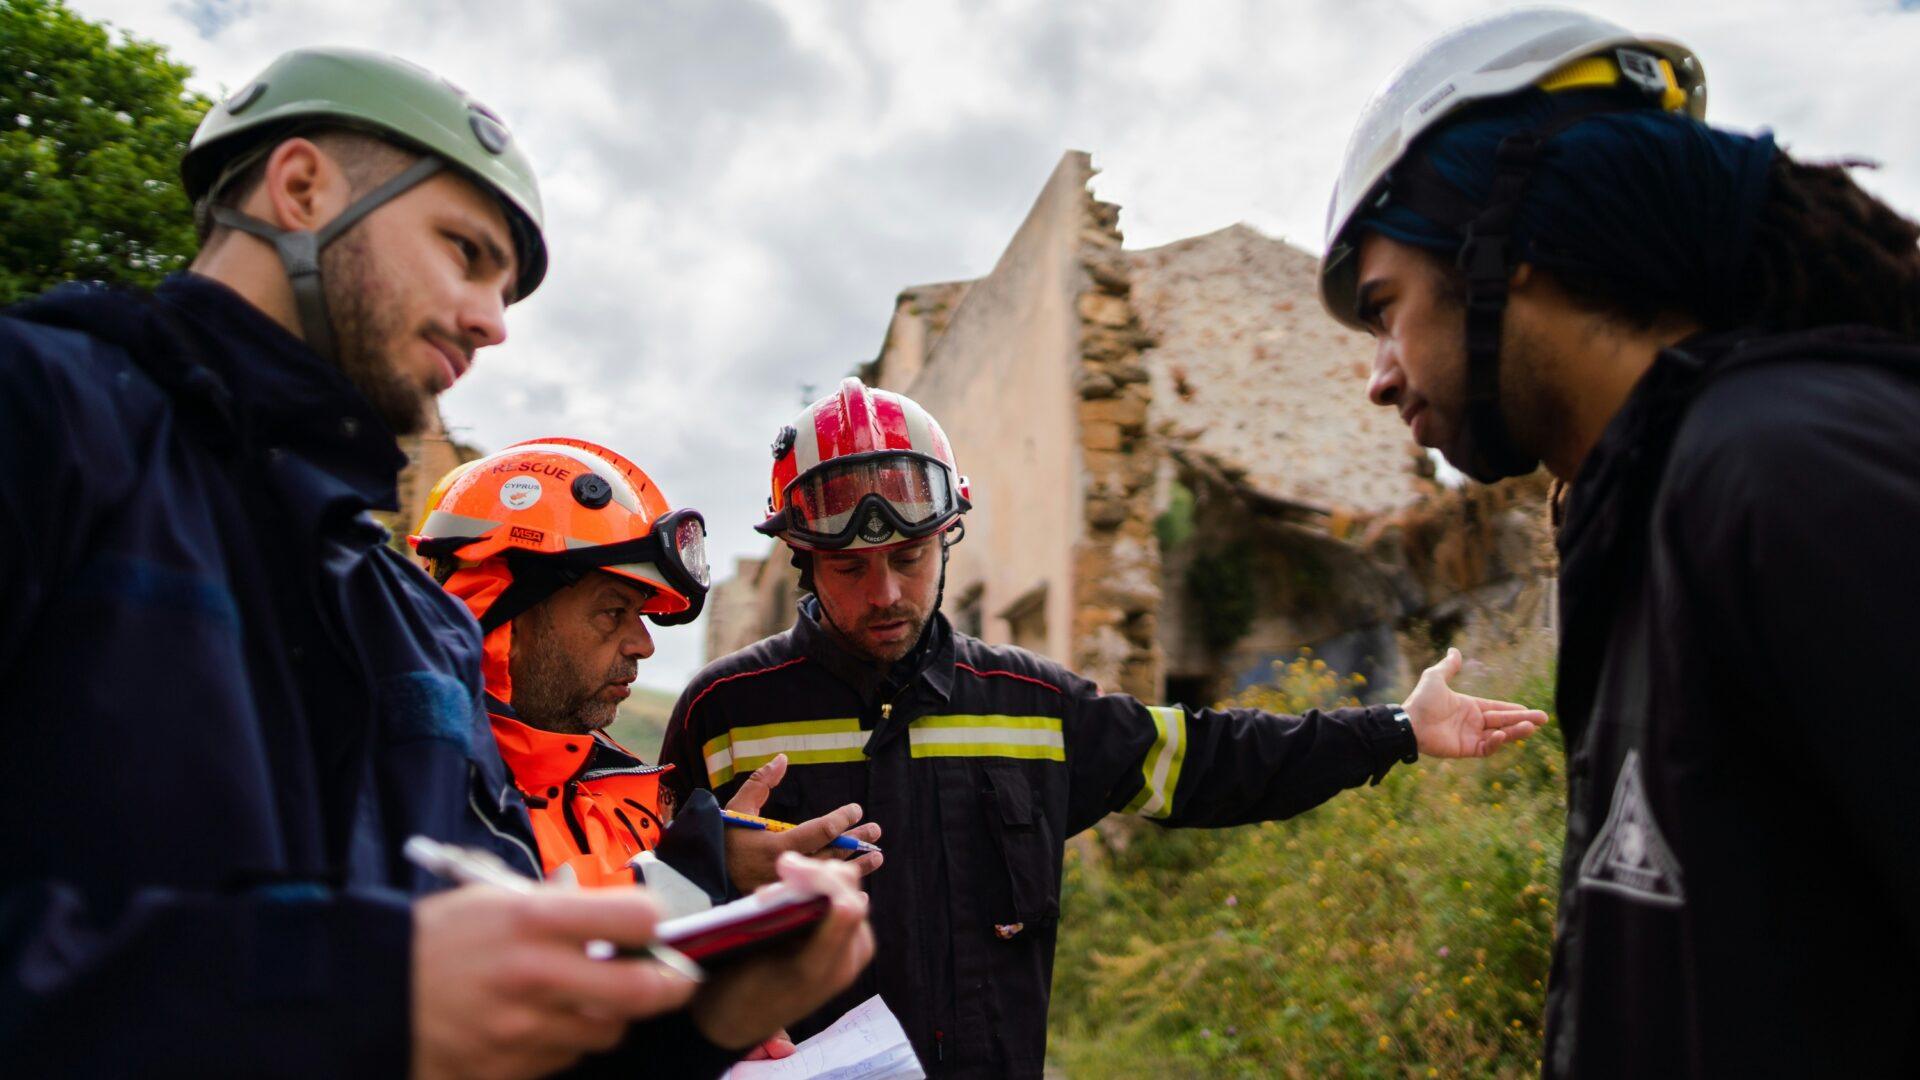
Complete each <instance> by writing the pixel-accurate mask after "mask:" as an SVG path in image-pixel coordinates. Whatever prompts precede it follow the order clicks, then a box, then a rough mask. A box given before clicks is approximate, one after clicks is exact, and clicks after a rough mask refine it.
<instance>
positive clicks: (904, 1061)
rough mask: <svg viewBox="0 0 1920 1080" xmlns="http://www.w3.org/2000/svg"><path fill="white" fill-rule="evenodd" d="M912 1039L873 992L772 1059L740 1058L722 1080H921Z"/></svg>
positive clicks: (922, 1078)
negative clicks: (785, 1054)
mask: <svg viewBox="0 0 1920 1080" xmlns="http://www.w3.org/2000/svg"><path fill="white" fill-rule="evenodd" d="M926 1075H927V1074H926V1072H925V1071H923V1070H922V1069H921V1068H920V1059H919V1058H918V1057H915V1056H914V1053H913V1044H912V1043H909V1042H908V1041H907V1033H906V1031H905V1030H904V1029H902V1028H901V1027H900V1021H899V1020H898V1019H897V1018H896V1017H895V1016H894V1015H893V1010H892V1009H889V1008H887V1003H886V1002H884V1001H881V1000H880V998H879V997H878V996H877V995H876V996H874V997H870V998H868V999H867V1000H865V1001H863V1002H861V1003H860V1004H859V1005H858V1006H856V1007H855V1008H853V1009H851V1010H849V1011H848V1012H847V1014H846V1015H845V1016H842V1017H841V1018H840V1019H838V1020H835V1021H834V1022H833V1025H832V1026H831V1027H829V1028H827V1029H826V1030H825V1031H822V1032H821V1033H820V1034H818V1035H815V1036H814V1037H813V1038H811V1039H808V1040H807V1041H806V1042H803V1043H801V1044H800V1045H799V1047H798V1048H796V1049H795V1050H794V1053H793V1056H791V1057H784V1058H781V1059H780V1060H778V1061H742V1062H740V1063H739V1064H738V1065H735V1066H734V1067H733V1068H732V1069H730V1070H729V1071H728V1072H727V1080H924V1078H925V1077H926Z"/></svg>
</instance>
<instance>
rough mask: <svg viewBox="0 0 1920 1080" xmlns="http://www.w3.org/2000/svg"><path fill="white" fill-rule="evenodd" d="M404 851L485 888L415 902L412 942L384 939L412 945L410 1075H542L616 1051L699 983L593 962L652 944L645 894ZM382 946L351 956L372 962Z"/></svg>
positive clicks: (626, 964)
mask: <svg viewBox="0 0 1920 1080" xmlns="http://www.w3.org/2000/svg"><path fill="white" fill-rule="evenodd" d="M427 844H428V845H432V841H428V842H427ZM435 847H437V845H435ZM410 848H411V850H410V851H409V855H410V857H416V858H417V857H420V856H418V855H414V852H420V853H421V854H423V855H427V858H428V862H429V863H430V864H431V865H429V867H428V868H429V869H430V870H433V872H435V873H441V872H442V870H444V871H445V872H446V873H447V874H448V875H449V876H451V877H452V878H454V879H455V880H463V881H474V882H481V883H488V882H490V883H491V885H492V887H489V886H488V884H475V885H466V886H463V887H461V888H456V889H448V890H446V891H444V892H439V893H434V894H432V895H428V896H422V897H419V898H417V899H415V900H414V901H413V902H412V904H411V905H410V917H411V931H410V933H409V932H408V931H407V930H406V928H405V924H404V923H403V924H402V926H401V927H400V928H398V929H396V930H395V931H394V933H393V941H392V943H393V944H394V945H396V946H397V947H399V948H401V949H406V948H408V947H409V943H410V945H411V963H410V964H408V965H407V966H406V967H405V968H402V969H400V970H407V971H408V972H409V973H410V984H411V986H410V991H411V992H410V998H411V1002H412V1024H411V1028H412V1033H413V1061H412V1068H411V1075H413V1076H415V1077H452V1076H470V1075H477V1074H480V1073H486V1074H490V1075H496V1076H504V1077H522V1076H524V1077H532V1076H544V1075H547V1074H549V1073H552V1072H554V1071H557V1070H559V1069H563V1068H565V1067H567V1066H568V1065H571V1064H573V1063H574V1062H576V1061H578V1060H579V1059H580V1058H581V1057H582V1056H583V1055H585V1054H589V1053H593V1052H595V1051H597V1050H604V1049H607V1048H609V1047H611V1046H613V1045H615V1044H616V1043H618V1042H619V1041H620V1039H621V1038H622V1037H623V1036H624V1035H625V1034H626V1030H627V1026H628V1025H629V1024H630V1023H632V1022H634V1021H637V1020H645V1019H648V1018H650V1017H656V1016H661V1015H664V1014H666V1013H669V1012H672V1011H674V1010H676V1009H680V1008H683V1007H685V1006H686V1005H687V1004H688V1002H689V1001H690V1000H692V999H693V996H694V991H695V990H696V989H697V984H696V983H695V982H694V981H693V980H691V979H688V978H686V977H685V976H683V975H681V974H678V973H677V972H675V971H674V970H673V969H672V968H671V967H669V966H668V964H667V963H661V962H655V961H653V960H650V959H638V960H636V959H629V958H627V957H624V956H618V955H616V956H612V957H611V958H607V959H595V958H594V956H593V955H592V953H593V952H598V953H600V954H601V955H603V956H604V955H606V954H608V953H613V952H620V951H624V950H642V951H643V950H645V949H646V948H647V946H649V945H651V944H652V943H653V940H654V924H655V921H656V919H657V918H658V910H657V908H656V906H655V904H654V902H653V900H652V898H651V897H650V896H648V895H647V891H646V890H645V889H631V888H623V889H572V888H565V887H561V886H554V885H544V884H539V883H536V882H534V881H531V880H529V879H527V878H523V877H520V876H519V875H517V874H514V873H513V872H512V871H511V870H508V869H507V868H506V867H505V866H502V865H500V864H499V863H498V862H497V861H495V860H489V859H485V858H480V859H473V858H470V857H464V856H456V857H454V858H453V859H452V860H451V861H445V860H438V859H435V858H433V856H432V855H431V854H428V853H429V852H430V851H431V850H432V848H423V847H422V846H421V845H410ZM456 850H457V849H456ZM439 854H440V855H446V854H447V853H446V852H444V851H442V852H439ZM456 866H458V867H461V869H457V870H456V869H454V867H456ZM497 875H504V876H497ZM592 942H602V943H604V944H601V945H597V946H596V945H592V944H590V943H592ZM379 944H380V943H379V942H372V941H369V942H363V943H362V945H361V946H360V947H359V949H360V952H362V953H366V954H368V955H371V954H372V952H374V951H377V950H376V946H378V945H379ZM355 955H359V953H356V954H355ZM408 989H409V988H406V987H402V988H388V987H383V986H368V987H367V990H366V992H367V993H368V994H387V993H399V992H406V991H407V990H408Z"/></svg>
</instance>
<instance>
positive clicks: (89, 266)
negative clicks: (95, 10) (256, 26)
mask: <svg viewBox="0 0 1920 1080" xmlns="http://www.w3.org/2000/svg"><path fill="white" fill-rule="evenodd" d="M0 71H4V72H6V77H5V78H4V79H0V244H3V245H4V250H5V258H4V259H0V304H4V303H11V302H13V301H15V300H19V299H22V298H24V297H28V296H32V295H34V294H35V293H38V292H40V291H42V290H44V289H47V288H49V287H51V286H53V285H56V284H58V283H60V282H62V281H68V280H74V279H81V280H99V281H112V282H119V283H123V284H128V285H142V286H151V285H153V284H155V283H157V282H158V281H159V280H160V278H162V277H164V276H165V275H166V274H168V273H170V272H171V271H174V270H177V269H179V268H180V267H182V266H184V265H185V264H186V261H187V260H188V258H190V257H191V256H192V254H193V251H194V249H195V246H196V244H195V241H194V235H193V216H192V210H191V208H190V207H189V206H188V205H187V200H186V197H185V196H184V195H183V194H182V193H181V190H180V180H179V169H180V157H181V155H182V154H184V153H185V152H186V149H187V143H188V141H189V140H190V139H192V137H193V130H194V128H195V127H196V126H198V125H199V123H200V117H201V115H202V114H204V113H205V112H206V110H207V106H208V104H209V102H208V101H207V99H206V98H205V97H202V96H201V95H199V94H195V93H193V92H191V91H189V90H188V89H187V88H186V79H187V77H188V76H189V75H191V74H192V69H191V68H188V67H187V66H185V65H183V64H178V63H175V62H173V61H172V60H171V59H169V58H168V56H167V54H166V52H165V50H163V49H162V48H161V47H160V46H159V45H156V44H153V43H151V42H146V41H140V40H137V39H135V38H134V37H132V36H131V35H129V34H126V33H125V32H122V34H121V37H120V40H119V41H118V42H115V41H114V40H113V39H112V37H111V36H110V35H109V34H108V32H107V28H106V27H105V26H104V25H98V24H95V23H92V22H89V21H87V20H86V19H84V18H82V17H81V16H79V15H77V14H75V13H74V12H73V11H71V10H70V9H68V8H67V6H66V5H65V4H64V3H62V2H61V0H0Z"/></svg>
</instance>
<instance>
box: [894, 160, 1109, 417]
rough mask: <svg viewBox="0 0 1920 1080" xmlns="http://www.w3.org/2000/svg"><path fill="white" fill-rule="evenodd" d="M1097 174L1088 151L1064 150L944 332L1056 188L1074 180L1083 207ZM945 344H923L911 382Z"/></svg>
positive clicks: (998, 271) (999, 267) (1002, 266)
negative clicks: (924, 346)
mask: <svg viewBox="0 0 1920 1080" xmlns="http://www.w3.org/2000/svg"><path fill="white" fill-rule="evenodd" d="M1098 173H1099V170H1098V169H1096V168H1094V167H1093V155H1092V154H1091V153H1089V152H1088V151H1085V150H1066V151H1063V152H1062V153H1061V155H1060V160H1059V161H1058V162H1056V163H1055V164H1054V166H1053V171H1052V172H1050V173H1048V174H1047V179H1046V180H1045V181H1044V182H1043V183H1041V185H1040V191H1039V193H1038V194H1036V195H1035V196H1034V198H1033V202H1032V203H1031V204H1029V205H1028V207H1027V212H1026V215H1025V216H1024V217H1022V218H1021V219H1020V225H1019V227H1017V228H1015V229H1014V230H1013V234H1012V235H1011V236H1009V237H1008V238H1007V242H1006V243H1005V244H1004V245H1003V246H1002V247H1001V248H1000V255H999V257H998V258H996V259H994V261H993V269H991V270H989V271H987V272H986V273H985V274H982V275H981V276H979V277H977V278H973V279H971V280H970V281H968V282H966V285H967V289H966V292H965V293H964V294H963V295H962V296H961V297H960V302H959V303H958V304H957V305H955V306H954V309H953V314H952V315H951V316H949V317H948V319H947V329H951V328H952V327H953V326H955V325H956V324H958V323H959V322H960V320H961V319H963V318H964V317H966V314H967V310H968V306H969V305H972V304H978V303H980V302H981V301H979V300H977V299H976V298H977V297H979V296H980V295H982V290H980V289H979V288H977V287H976V286H980V285H984V284H987V283H988V282H991V281H993V280H995V279H996V278H1000V277H1002V276H1003V271H1005V270H1007V269H1008V259H1009V258H1010V257H1011V256H1012V254H1013V253H1014V251H1015V250H1016V249H1018V248H1020V247H1021V246H1022V241H1023V240H1024V239H1025V238H1026V237H1027V235H1028V234H1029V233H1030V232H1031V231H1032V230H1033V229H1034V228H1035V227H1036V223H1037V222H1038V221H1039V220H1040V219H1041V217H1042V212H1043V211H1044V210H1045V209H1047V208H1048V207H1049V202H1050V197H1053V196H1056V195H1057V188H1058V186H1059V185H1061V184H1063V183H1065V182H1066V178H1069V177H1072V178H1076V179H1074V180H1073V182H1072V183H1071V184H1069V185H1068V186H1070V187H1072V188H1074V189H1075V190H1077V191H1078V192H1079V197H1080V200H1081V201H1082V203H1083V204H1085V203H1088V202H1091V201H1092V199H1093V191H1092V188H1091V185H1092V183H1093V178H1094V176H1095V175H1096V174H1098ZM1075 241H1076V243H1077V242H1078V231H1077V230H1076V233H1075ZM898 303H899V301H898V298H897V297H896V299H895V310H896V311H898V310H899V308H898ZM887 325H888V327H889V328H891V327H892V325H893V323H892V320H891V319H889V320H888V324H887ZM946 342H947V334H946V333H945V331H944V330H943V331H942V332H941V334H940V336H939V337H938V338H937V339H935V340H933V341H929V342H928V343H927V347H926V359H925V360H924V361H923V362H922V364H921V366H920V371H919V373H918V374H917V375H916V376H915V381H918V380H919V379H921V378H924V377H925V376H926V375H927V373H928V372H930V371H933V370H934V369H935V368H936V367H937V366H938V364H939V362H940V356H941V348H942V346H944V345H945V344H946ZM880 366H882V365H880V364H876V365H875V368H876V370H877V369H878V368H879V367H880Z"/></svg>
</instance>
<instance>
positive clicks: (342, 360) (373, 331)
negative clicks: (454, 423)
mask: <svg viewBox="0 0 1920 1080" xmlns="http://www.w3.org/2000/svg"><path fill="white" fill-rule="evenodd" d="M320 271H321V273H320V284H321V288H322V290H323V291H324V292H325V293H326V297H327V315H328V318H329V319H331V320H332V322H333V338H334V346H335V348H336V349H337V351H338V354H339V355H338V356H337V357H336V361H337V362H338V363H339V365H340V371H341V373H342V374H344V375H346V377H347V379H348V381H350V382H352V383H353V385H354V387H355V388H356V389H358V390H359V391H360V393H361V395H362V396H363V397H365V398H366V399H367V403H368V404H370V405H372V406H373V411H374V412H375V413H378V414H379V416H380V419H381V420H383V421H384V422H385V423H386V425H387V427H388V428H389V429H390V430H392V432H393V433H394V434H395V435H418V434H419V433H420V432H422V431H424V430H426V428H427V423H428V420H429V418H430V417H431V416H432V410H433V395H432V394H430V393H428V392H426V391H425V390H423V389H421V388H420V386H418V385H417V384H415V383H414V382H412V381H411V380H409V379H407V378H406V377H405V376H403V375H402V374H401V373H400V371H399V370H398V366H397V365H396V364H395V362H394V357H393V351H394V348H395V346H396V343H397V342H399V341H401V340H402V339H403V329H404V327H405V318H404V316H402V315H401V313H400V311H399V310H398V308H397V306H396V305H395V304H394V303H393V302H392V300H391V297H392V296H393V292H392V290H390V289H387V288H383V287H382V284H381V279H380V276H379V274H378V273H377V272H376V269H375V267H374V259H373V254H372V252H371V251H370V250H369V248H368V246H367V242H366V235H365V232H364V230H356V229H349V230H347V232H346V233H345V234H344V235H342V236H341V237H340V238H339V239H337V240H335V241H334V242H333V243H331V244H329V245H327V248H326V250H324V251H322V252H321V253H320ZM383 298H385V299H386V302H384V303H383V302H382V300H383Z"/></svg>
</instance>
